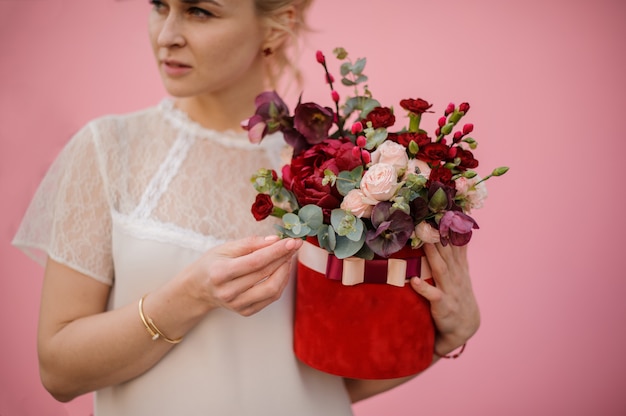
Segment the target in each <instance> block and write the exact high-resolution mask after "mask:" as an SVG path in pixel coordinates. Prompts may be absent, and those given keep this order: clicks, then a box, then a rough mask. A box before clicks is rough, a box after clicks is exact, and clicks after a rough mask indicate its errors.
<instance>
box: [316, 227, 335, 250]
mask: <svg viewBox="0 0 626 416" xmlns="http://www.w3.org/2000/svg"><path fill="white" fill-rule="evenodd" d="M317 242H318V243H319V245H320V247H321V248H323V249H325V250H326V251H329V252H332V251H333V250H334V249H335V245H336V244H337V238H336V235H335V230H333V227H331V226H329V225H328V224H323V225H322V226H321V227H320V229H319V231H318V232H317Z"/></svg>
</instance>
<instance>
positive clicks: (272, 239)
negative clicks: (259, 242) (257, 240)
mask: <svg viewBox="0 0 626 416" xmlns="http://www.w3.org/2000/svg"><path fill="white" fill-rule="evenodd" d="M279 239H280V237H278V236H277V235H268V236H267V237H265V241H278V240H279Z"/></svg>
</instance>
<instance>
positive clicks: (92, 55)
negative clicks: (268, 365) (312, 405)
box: [0, 0, 626, 416]
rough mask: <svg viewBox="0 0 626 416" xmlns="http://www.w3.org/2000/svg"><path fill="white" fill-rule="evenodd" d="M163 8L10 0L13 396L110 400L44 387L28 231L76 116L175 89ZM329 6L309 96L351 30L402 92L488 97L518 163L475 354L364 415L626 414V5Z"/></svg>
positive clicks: (496, 187) (498, 213)
mask: <svg viewBox="0 0 626 416" xmlns="http://www.w3.org/2000/svg"><path fill="white" fill-rule="evenodd" d="M392 5H393V6H392ZM147 12H148V5H147V2H146V1H143V0H142V1H122V2H116V1H112V0H89V1H85V0H40V1H37V0H30V1H25V0H13V1H11V0H5V1H2V2H0V39H2V53H1V58H0V60H1V63H2V65H0V83H1V84H0V91H1V93H0V94H1V95H0V194H1V195H2V202H1V203H0V204H1V205H0V207H1V210H2V211H1V215H0V238H1V243H0V276H1V277H0V334H2V337H1V339H0V415H3V416H13V415H44V414H45V415H89V414H90V412H91V408H90V404H91V398H90V396H85V397H82V398H80V399H77V400H75V401H74V402H71V403H69V404H60V403H56V402H54V401H53V400H52V399H51V398H50V397H49V396H48V395H47V393H46V392H45V391H44V390H43V388H42V387H41V386H40V383H39V378H38V373H37V364H36V349H35V333H36V322H37V311H38V298H39V291H40V287H41V274H42V270H41V268H39V266H36V265H35V264H34V263H32V262H31V261H30V260H28V259H27V258H26V256H24V255H23V254H21V253H20V252H18V251H17V250H16V249H14V248H13V247H12V246H10V245H9V242H10V240H11V238H12V236H13V234H14V232H15V231H16V229H17V226H18V223H19V221H20V218H21V216H22V213H23V211H24V210H25V208H26V206H27V204H28V201H29V199H30V198H31V196H32V194H33V192H34V191H35V189H36V186H37V185H38V183H39V181H40V179H41V177H42V176H43V174H44V172H45V171H46V169H47V167H48V166H49V164H50V163H51V161H52V160H53V158H54V157H55V155H56V154H57V152H58V151H59V150H60V149H61V147H62V146H63V144H64V143H65V142H66V141H67V139H68V138H69V137H70V136H71V135H72V133H73V132H75V131H76V130H77V129H78V128H79V127H81V126H82V125H83V124H84V123H86V122H87V121H88V120H90V119H91V118H93V117H96V116H99V115H102V114H105V113H111V112H125V111H129V110H134V109H139V108H142V107H145V106H148V105H153V104H155V103H156V102H158V101H159V100H160V98H161V97H162V96H163V94H164V93H163V90H162V88H161V86H160V81H159V79H158V76H157V73H156V71H155V68H154V65H153V63H152V58H151V54H150V51H149V48H148V43H147V36H146V14H147ZM311 22H312V24H313V26H314V28H315V29H317V32H316V33H313V34H311V35H310V36H309V42H308V45H309V46H308V49H307V50H305V58H306V59H304V60H303V62H304V64H305V65H306V68H305V69H306V73H307V75H308V77H307V78H308V83H307V85H308V87H307V88H306V89H305V99H307V100H327V97H328V92H327V90H326V89H325V87H324V85H323V84H322V83H321V80H322V75H321V71H320V68H319V67H318V66H317V65H316V64H315V63H314V58H313V51H315V49H318V48H319V49H322V50H324V51H327V52H328V55H330V53H329V52H330V51H331V50H332V48H333V47H335V46H339V45H341V46H344V47H345V48H346V49H348V51H350V52H351V53H352V55H353V56H354V57H358V56H367V57H368V70H367V71H366V72H367V73H368V74H369V75H370V78H371V82H370V87H371V89H372V91H373V92H374V93H375V94H376V96H377V97H378V98H379V99H381V101H383V102H384V103H385V104H389V105H395V106H396V107H397V101H398V100H399V99H401V98H408V97H413V98H415V97H422V98H424V99H427V100H429V101H431V102H434V103H435V108H436V110H437V111H438V112H440V111H442V110H443V108H445V106H446V104H447V103H448V102H449V101H454V102H457V103H459V102H461V101H465V100H467V101H470V103H471V104H472V110H471V112H470V114H469V115H468V121H472V122H474V124H475V125H476V129H475V133H474V137H475V138H476V139H477V140H478V141H479V144H480V146H479V148H478V150H477V156H478V158H479V159H480V161H481V167H479V171H480V172H482V173H488V172H489V171H490V170H491V168H493V167H495V166H499V165H509V166H510V167H511V171H510V172H509V174H508V175H507V176H505V177H503V178H499V179H495V180H493V181H490V182H489V183H488V185H489V190H490V197H489V199H488V200H487V205H486V207H485V208H484V209H482V210H480V211H478V212H476V219H477V220H478V222H479V223H480V225H481V229H480V230H479V231H478V232H477V233H476V234H475V238H474V240H473V241H472V244H471V253H470V254H471V264H472V274H473V277H474V282H475V289H476V292H477V295H478V297H479V300H480V303H481V307H482V313H483V324H482V327H481V329H480V331H479V332H478V334H477V335H476V337H475V338H474V339H473V340H472V341H471V342H470V343H469V345H468V348H467V350H466V352H465V353H464V355H463V356H462V357H461V358H459V359H458V360H455V361H446V362H441V363H440V364H438V365H437V366H436V367H434V368H432V369H430V370H428V371H427V372H426V373H425V374H423V375H422V376H420V377H418V378H417V379H415V380H413V381H412V382H410V383H408V384H406V385H404V386H402V387H401V388H398V389H396V390H394V391H392V392H390V393H387V394H384V395H381V396H379V397H376V398H373V399H370V400H367V401H365V402H363V403H360V404H358V405H356V406H355V413H356V415H357V416H367V415H380V414H394V415H414V414H423V415H456V414H464V415H499V414H506V415H527V414H533V415H570V416H574V415H581V416H582V415H589V414H596V415H624V414H626V399H625V398H624V394H623V393H624V386H626V358H625V357H624V354H625V351H626V333H625V327H626V325H625V318H626V302H624V293H626V279H625V277H626V276H625V273H624V271H623V266H622V264H623V258H624V257H623V256H624V243H623V242H622V237H623V235H624V233H625V232H626V221H625V220H624V217H623V216H622V215H624V214H623V204H624V202H625V200H624V192H625V191H626V189H625V187H624V185H623V168H622V166H621V165H620V164H621V163H623V158H624V154H626V144H625V143H626V141H625V140H624V137H623V136H624V133H623V131H624V127H623V124H622V123H623V120H624V110H623V108H624V106H623V98H622V97H623V95H624V93H625V92H626V88H625V87H626V77H625V76H624V74H626V57H625V50H626V49H625V47H624V39H626V24H625V22H626V6H625V4H624V3H623V2H622V1H621V0H614V1H611V0H598V1H594V2H592V1H582V0H551V1H550V0H525V1H513V0H512V1H506V2H504V1H500V0H482V1H480V0H469V1H468V0H447V1H431V0H423V1H415V0H396V1H393V2H363V1H361V0H341V1H340V2H337V1H335V2H332V1H325V2H322V1H318V4H316V5H315V7H314V9H313V11H312V15H311ZM293 102H294V101H291V103H293ZM432 118H433V120H431V122H434V119H435V118H436V117H435V116H434V115H433V116H432ZM618 178H619V179H618Z"/></svg>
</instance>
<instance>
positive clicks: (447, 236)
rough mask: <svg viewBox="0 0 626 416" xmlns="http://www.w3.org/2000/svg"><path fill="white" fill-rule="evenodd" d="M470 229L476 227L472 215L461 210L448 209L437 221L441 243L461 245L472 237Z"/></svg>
mask: <svg viewBox="0 0 626 416" xmlns="http://www.w3.org/2000/svg"><path fill="white" fill-rule="evenodd" d="M472 229H478V224H477V223H476V221H474V219H473V218H472V217H470V216H469V215H467V214H464V213H463V212H461V211H448V212H446V213H445V214H444V215H443V217H441V220H440V221H439V234H441V244H442V245H444V246H446V245H448V243H450V244H452V245H453V246H463V245H465V244H467V243H469V241H470V239H471V238H472Z"/></svg>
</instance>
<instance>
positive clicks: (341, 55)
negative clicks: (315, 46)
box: [333, 47, 348, 60]
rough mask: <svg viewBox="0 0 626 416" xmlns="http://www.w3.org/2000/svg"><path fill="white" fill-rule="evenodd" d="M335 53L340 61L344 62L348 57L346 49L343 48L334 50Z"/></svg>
mask: <svg viewBox="0 0 626 416" xmlns="http://www.w3.org/2000/svg"><path fill="white" fill-rule="evenodd" d="M333 53H334V54H335V56H336V57H337V59H339V60H343V59H346V58H347V57H348V52H347V51H346V50H345V49H344V48H342V47H337V48H335V49H333Z"/></svg>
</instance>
